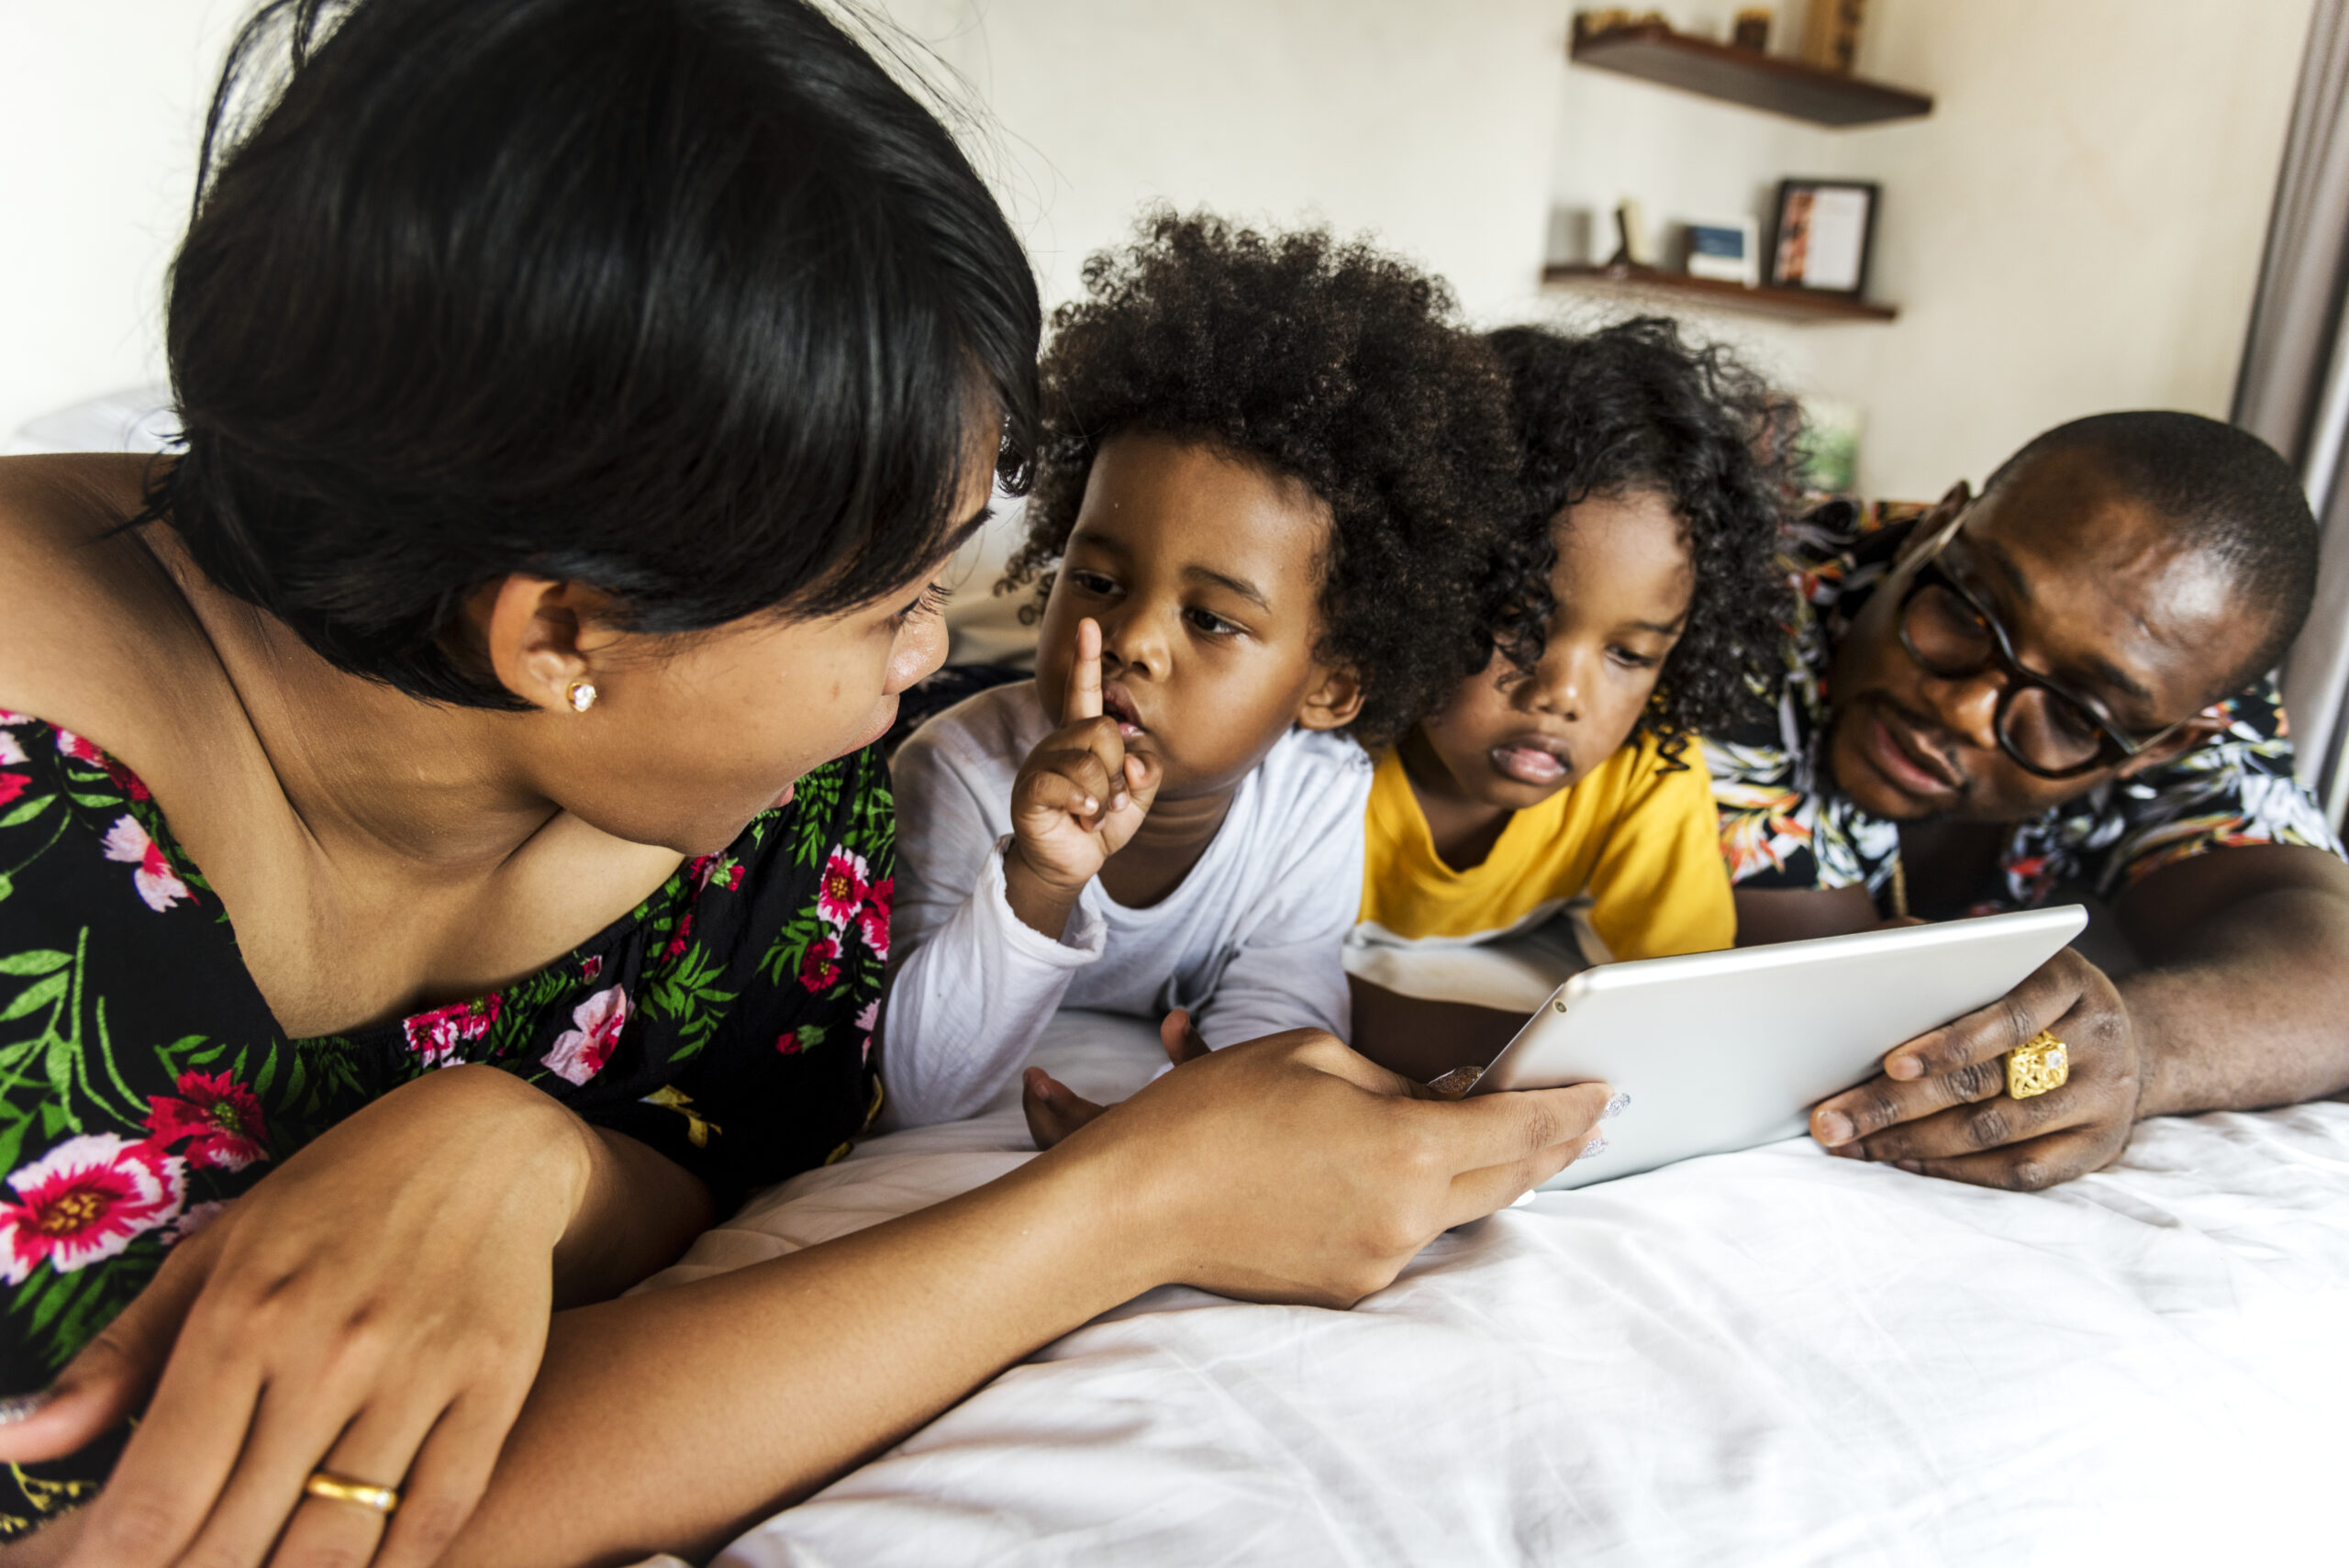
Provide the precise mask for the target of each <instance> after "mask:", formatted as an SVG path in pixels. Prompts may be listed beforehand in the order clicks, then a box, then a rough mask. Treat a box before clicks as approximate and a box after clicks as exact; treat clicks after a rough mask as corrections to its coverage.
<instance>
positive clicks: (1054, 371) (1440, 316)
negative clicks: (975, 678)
mask: <svg viewBox="0 0 2349 1568" xmlns="http://www.w3.org/2000/svg"><path fill="white" fill-rule="evenodd" d="M1085 275H1086V282H1087V285H1088V289H1089V291H1090V297H1089V298H1087V299H1086V300H1085V301H1082V302H1080V303H1077V304H1075V305H1073V306H1067V307H1064V308H1063V310H1062V311H1061V312H1060V314H1059V315H1058V317H1056V318H1055V323H1054V326H1055V334H1054V339H1053V342H1052V347H1051V349H1050V350H1048V351H1047V353H1046V355H1045V357H1044V361H1043V386H1044V395H1045V420H1046V424H1045V432H1044V438H1043V440H1042V442H1041V446H1040V451H1039V458H1038V471H1037V474H1036V479H1035V486H1034V493H1033V495H1032V497H1031V498H1030V503H1029V507H1028V528H1029V533H1028V539H1027V541H1026V543H1025V545H1024V546H1023V547H1022V549H1021V550H1020V551H1019V554H1018V555H1017V556H1016V557H1015V558H1014V560H1013V562H1012V569H1011V578H1010V581H1011V582H1013V583H1022V582H1027V581H1030V580H1032V579H1034V578H1036V577H1037V576H1038V575H1040V574H1042V573H1045V572H1046V569H1047V568H1051V569H1052V570H1051V571H1050V573H1049V575H1048V576H1046V577H1045V582H1044V592H1045V595H1046V596H1045V599H1044V603H1043V607H1042V622H1043V624H1042V629H1041V642H1040V645H1039V650H1038V656H1037V666H1036V678H1035V679H1034V680H1033V681H1023V682H1019V683H1018V684H1012V685H1007V686H999V687H997V688H996V689H994V690H992V691H987V692H984V693H981V694H980V695H977V696H974V697H972V698H971V699H969V700H968V701H966V702H963V703H962V704H960V705H959V706H955V707H953V708H951V709H949V710H947V711H946V712H945V713H943V714H941V715H939V716H938V717H936V718H933V719H932V720H930V723H929V724H927V725H925V726H924V727H923V728H920V729H919V730H918V731H916V732H915V734H914V735H913V736H912V737H911V738H910V739H909V740H907V741H906V743H905V745H904V746H903V747H902V748H901V749H900V750H899V751H898V752H897V755H896V763H895V770H894V771H895V779H896V797H897V808H898V824H899V825H898V880H897V888H896V913H895V922H896V945H897V948H898V957H899V968H898V969H897V972H896V975H895V977H894V979H893V981H892V983H891V987H890V991H889V995H888V1001H887V1005H886V1008H885V1015H884V1019H883V1024H882V1045H881V1051H882V1073H883V1079H884V1082H885V1084H886V1086H887V1090H888V1095H889V1099H890V1103H891V1106H892V1113H891V1114H892V1116H893V1118H894V1119H895V1120H896V1121H897V1122H898V1123H900V1124H915V1123H922V1122H930V1121H941V1120H947V1119H951V1118H958V1117H963V1116H968V1115H970V1114H972V1113H974V1112H975V1111H977V1110H980V1109H982V1108H984V1107H985V1106H986V1105H987V1104H988V1102H990V1101H991V1100H993V1099H994V1098H995V1097H996V1095H998V1094H999V1093H1001V1092H1002V1091H1003V1089H1004V1088H1006V1087H1007V1086H1008V1084H1010V1082H1011V1081H1012V1078H1013V1076H1014V1075H1015V1074H1016V1073H1018V1072H1019V1067H1020V1064H1021V1063H1022V1062H1025V1061H1026V1060H1027V1058H1028V1055H1029V1053H1030V1051H1031V1050H1032V1048H1033V1047H1034V1045H1035V1042H1036V1039H1037V1037H1038V1035H1039V1034H1040V1033H1041V1031H1042V1029H1043V1027H1044V1024H1045V1022H1046V1020H1047V1019H1049V1018H1051V1016H1052V1012H1053V1011H1054V1009H1056V1008H1058V1007H1060V1006H1081V1007H1097V1008H1104V1009H1108V1010H1111V1011H1117V1012H1125V1013H1133V1014H1139V1015H1142V1016H1145V1017H1156V1016H1158V1015H1161V1014H1163V1013H1165V1012H1167V1011H1168V1010H1170V1009H1175V1008H1181V1009H1185V1010H1186V1011H1187V1012H1188V1014H1189V1015H1190V1016H1191V1018H1192V1019H1193V1020H1195V1022H1196V1028H1197V1033H1198V1037H1199V1038H1201V1039H1203V1040H1205V1041H1206V1042H1207V1043H1208V1044H1209V1045H1225V1044H1230V1043H1232V1042H1234V1041H1238V1040H1249V1039H1253V1038H1256V1037H1258V1036H1261V1035H1265V1034H1272V1033H1277V1032H1279V1031H1282V1030H1285V1029H1301V1028H1302V1029H1326V1030H1328V1031H1329V1032H1330V1033H1332V1034H1335V1035H1338V1036H1340V1037H1341V1038H1343V1037H1344V1036H1345V1035H1346V1033H1347V1029H1348V1022H1349V1020H1348V1016H1347V1006H1348V1004H1347V984H1346V976H1345V972H1344V968H1343V964H1342V962H1341V943H1342V941H1343V939H1344V936H1345V933H1346V931H1347V930H1348V929H1349V928H1350V927H1351V926H1352V925H1353V922H1354V919H1355V917H1356V915H1357V913H1358V911H1359V907H1360V902H1361V897H1362V864H1363V862H1362V856H1363V829H1362V811H1363V805H1364V800H1365V798H1366V796H1367V794H1368V790H1369V786H1370V778H1371V765H1370V762H1369V759H1368V758H1367V756H1365V755H1364V752H1363V751H1362V749H1361V747H1360V746H1359V745H1358V744H1356V738H1359V739H1361V740H1367V741H1369V742H1371V743H1374V744H1375V743H1381V742H1384V741H1386V740H1391V739H1392V738H1393V737H1395V736H1396V735H1397V733H1399V732H1400V731H1401V730H1402V729H1403V728H1407V727H1408V725H1410V724H1411V723H1412V722H1414V721H1415V720H1416V719H1417V718H1418V717H1420V715H1422V714H1423V713H1425V712H1427V711H1428V710H1429V709H1430V708H1431V707H1432V706H1434V705H1435V704H1436V703H1437V702H1440V701H1441V700H1442V697H1443V696H1444V695H1447V694H1448V692H1449V691H1450V688H1451V687H1452V686H1453V684H1455V683H1456V682H1457V680H1458V678H1459V676H1460V673H1462V672H1463V671H1464V670H1465V669H1467V668H1469V667H1470V666H1471V665H1472V664H1473V663H1475V662H1476V661H1475V656H1476V653H1477V652H1478V648H1477V639H1478V636H1479V630H1478V623H1479V610H1480V594H1481V592H1482V591H1483V585H1482V574H1483V573H1484V571H1485V568H1486V562H1487V561H1488V560H1489V559H1490V557H1491V553H1492V550H1493V546H1494V542H1495V539H1496V532H1495V530H1496V529H1497V527H1498V526H1499V519H1501V518H1503V517H1505V516H1506V515H1507V513H1508V501H1509V496H1508V492H1507V490H1506V485H1505V480H1504V478H1503V476H1506V475H1508V473H1511V472H1513V469H1514V456H1513V447H1512V445H1511V437H1510V435H1509V425H1508V401H1507V389H1506V385H1505V383H1504V381H1503V379H1502V377H1501V375H1500V373H1499V370H1498V367H1497V362H1496V361H1494V359H1493V358H1492V356H1491V355H1490V353H1489V350H1487V349H1486V347H1485V346H1484V345H1483V344H1481V343H1480V342H1478V341H1477V340H1476V339H1474V338H1472V337H1470V336H1468V335H1466V334H1464V333H1463V332H1462V331H1460V330H1459V329H1458V328H1457V327H1456V325H1455V324H1454V322H1453V319H1452V305H1451V301H1450V298H1449V296H1448V295H1447V294H1446V292H1445V291H1444V290H1443V288H1442V285H1441V284H1438V283H1436V282H1435V281H1434V280H1433V279H1431V278H1429V277H1427V276H1425V275H1424V274H1422V273H1420V272H1417V271H1415V270H1414V269H1412V268H1410V267H1408V266H1407V265H1405V264H1404V263H1402V262H1399V261H1395V260H1394V259H1392V258H1389V257H1386V256H1383V255H1380V254H1379V253H1377V252H1375V251H1374V250H1369V249H1367V248H1366V247H1364V246H1361V245H1341V244H1339V243H1337V242H1335V241H1333V240H1332V239H1330V237H1329V236H1328V235H1327V234H1326V233H1322V232H1318V231H1316V232H1307V233H1298V234H1289V235H1280V236H1270V237H1267V236H1261V235H1257V234H1253V233H1249V232H1245V231H1240V230H1234V229H1232V228H1229V227H1227V226H1226V225H1224V224H1222V223H1220V222H1218V221H1216V220H1214V219H1211V218H1207V217H1190V218H1176V217H1173V216H1171V215H1167V216H1162V217H1157V218H1155V219H1152V220H1151V221H1150V222H1149V223H1148V224H1146V225H1145V230H1144V236H1143V238H1142V239H1141V240H1140V242H1138V243H1137V244H1135V245H1134V246H1132V247H1130V249H1128V250H1125V251H1123V252H1120V253H1117V254H1113V255H1106V256H1101V257H1097V258H1095V259H1094V261H1093V262H1092V264H1091V265H1090V266H1088V268H1087V269H1086V274H1085ZM1177 1027H1178V1028H1179V1027H1180V1026H1179V1025H1178V1026H1177ZM1026 1104H1027V1109H1028V1112H1029V1118H1030V1125H1031V1126H1032V1127H1034V1128H1035V1129H1036V1130H1037V1132H1038V1136H1039V1138H1040V1140H1041V1139H1045V1138H1047V1137H1049V1136H1053V1135H1056V1133H1057V1132H1058V1131H1059V1130H1063V1124H1064V1118H1067V1117H1070V1116H1076V1115H1079V1114H1080V1112H1083V1111H1090V1110H1091V1109H1092V1107H1090V1106H1085V1105H1084V1102H1082V1101H1078V1100H1076V1099H1075V1097H1074V1095H1071V1094H1070V1093H1069V1091H1068V1090H1067V1089H1066V1088H1064V1087H1063V1086H1062V1085H1060V1084H1054V1083H1052V1081H1051V1080H1050V1079H1049V1078H1047V1077H1045V1076H1044V1075H1043V1074H1042V1073H1041V1072H1036V1073H1030V1078H1029V1083H1028V1094H1027V1101H1026Z"/></svg>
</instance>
